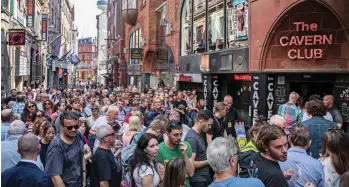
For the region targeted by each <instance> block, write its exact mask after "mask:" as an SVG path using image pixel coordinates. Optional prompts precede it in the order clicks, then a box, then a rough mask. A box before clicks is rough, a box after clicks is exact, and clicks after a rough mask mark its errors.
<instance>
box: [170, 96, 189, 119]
mask: <svg viewBox="0 0 349 187" xmlns="http://www.w3.org/2000/svg"><path fill="white" fill-rule="evenodd" d="M187 107H188V105H187V102H186V101H185V100H181V101H178V100H175V101H174V102H173V108H177V109H179V110H181V111H184V112H185V110H186V108H187ZM179 115H180V117H181V122H182V123H183V122H185V115H183V114H182V113H179Z"/></svg>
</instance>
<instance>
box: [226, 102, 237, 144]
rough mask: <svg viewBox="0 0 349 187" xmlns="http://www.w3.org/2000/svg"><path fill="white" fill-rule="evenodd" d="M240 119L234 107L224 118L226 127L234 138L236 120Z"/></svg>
mask: <svg viewBox="0 0 349 187" xmlns="http://www.w3.org/2000/svg"><path fill="white" fill-rule="evenodd" d="M238 119H239V117H238V113H237V112H236V111H235V109H233V108H231V109H230V111H229V113H228V114H227V116H226V117H225V118H224V125H225V127H224V128H225V130H226V131H227V134H228V135H232V136H233V137H234V138H236V131H235V121H236V120H238Z"/></svg>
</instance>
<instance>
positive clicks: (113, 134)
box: [102, 132, 116, 139]
mask: <svg viewBox="0 0 349 187" xmlns="http://www.w3.org/2000/svg"><path fill="white" fill-rule="evenodd" d="M115 135H116V134H115V133H114V132H113V133H110V134H107V135H105V136H104V137H103V138H106V137H108V136H115ZM103 138H102V139H103Z"/></svg>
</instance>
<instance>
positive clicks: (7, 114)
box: [1, 109, 14, 141]
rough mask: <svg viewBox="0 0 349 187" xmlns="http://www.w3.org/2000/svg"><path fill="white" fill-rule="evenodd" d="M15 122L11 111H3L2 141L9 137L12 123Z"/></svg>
mask: <svg viewBox="0 0 349 187" xmlns="http://www.w3.org/2000/svg"><path fill="white" fill-rule="evenodd" d="M13 120H14V116H13V112H12V110H11V109H5V110H3V111H1V141H4V140H5V139H6V138H7V137H8V130H9V128H10V123H12V121H13Z"/></svg>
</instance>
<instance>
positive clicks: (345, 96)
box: [339, 88, 349, 101]
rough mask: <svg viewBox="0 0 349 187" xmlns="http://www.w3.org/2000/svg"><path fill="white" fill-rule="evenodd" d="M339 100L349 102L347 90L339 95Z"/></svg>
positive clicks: (348, 90)
mask: <svg viewBox="0 0 349 187" xmlns="http://www.w3.org/2000/svg"><path fill="white" fill-rule="evenodd" d="M339 96H340V98H341V99H344V100H346V101H349V88H347V89H345V90H343V91H342V93H340V95H339Z"/></svg>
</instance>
